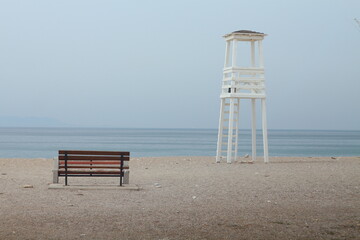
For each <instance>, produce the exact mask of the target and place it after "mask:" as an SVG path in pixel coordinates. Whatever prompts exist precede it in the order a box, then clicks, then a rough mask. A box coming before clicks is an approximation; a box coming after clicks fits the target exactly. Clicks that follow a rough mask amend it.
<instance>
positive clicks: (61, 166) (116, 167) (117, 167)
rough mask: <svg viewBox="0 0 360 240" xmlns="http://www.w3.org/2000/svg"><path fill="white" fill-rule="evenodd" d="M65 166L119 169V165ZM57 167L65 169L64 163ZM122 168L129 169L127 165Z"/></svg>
mask: <svg viewBox="0 0 360 240" xmlns="http://www.w3.org/2000/svg"><path fill="white" fill-rule="evenodd" d="M67 168H68V169H69V168H89V169H90V168H93V169H94V168H95V169H96V168H104V169H106V168H109V169H120V167H119V166H83V165H70V166H67ZM59 169H65V165H60V166H59ZM123 169H129V167H123Z"/></svg>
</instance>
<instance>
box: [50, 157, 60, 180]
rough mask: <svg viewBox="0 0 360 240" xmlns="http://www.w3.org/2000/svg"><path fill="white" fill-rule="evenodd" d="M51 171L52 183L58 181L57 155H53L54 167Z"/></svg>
mask: <svg viewBox="0 0 360 240" xmlns="http://www.w3.org/2000/svg"><path fill="white" fill-rule="evenodd" d="M52 172H53V183H59V160H58V158H57V157H54V168H53V170H52Z"/></svg>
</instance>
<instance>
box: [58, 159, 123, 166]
mask: <svg viewBox="0 0 360 240" xmlns="http://www.w3.org/2000/svg"><path fill="white" fill-rule="evenodd" d="M59 164H61V165H65V161H63V160H61V161H59ZM67 164H68V165H71V164H99V165H106V164H109V165H117V166H120V161H118V162H114V161H108V162H105V161H87V162H86V161H67Z"/></svg>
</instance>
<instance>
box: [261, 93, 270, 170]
mask: <svg viewBox="0 0 360 240" xmlns="http://www.w3.org/2000/svg"><path fill="white" fill-rule="evenodd" d="M265 100H266V99H265V98H262V99H261V110H262V114H261V115H262V129H263V141H264V162H265V163H268V162H269V153H268V138H267V122H266V102H265Z"/></svg>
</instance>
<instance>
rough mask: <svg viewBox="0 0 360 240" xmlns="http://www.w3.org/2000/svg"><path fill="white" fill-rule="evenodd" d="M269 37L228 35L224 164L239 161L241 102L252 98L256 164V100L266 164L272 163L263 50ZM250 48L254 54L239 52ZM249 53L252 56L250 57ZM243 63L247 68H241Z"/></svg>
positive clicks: (221, 142)
mask: <svg viewBox="0 0 360 240" xmlns="http://www.w3.org/2000/svg"><path fill="white" fill-rule="evenodd" d="M265 36H266V34H264V33H260V32H253V31H248V30H240V31H235V32H232V33H230V34H226V35H225V36H224V38H225V40H226V50H225V64H224V74H223V80H222V87H221V95H220V99H221V105H220V120H219V135H218V143H217V154H216V162H220V161H221V159H222V158H225V157H226V159H227V162H228V163H232V162H233V161H234V160H236V157H237V150H238V134H239V113H240V99H251V105H252V114H251V116H252V126H251V127H252V160H253V161H254V160H255V159H256V100H257V99H260V100H261V111H262V130H263V143H264V161H265V162H266V163H267V162H269V157H268V141H267V123H266V102H265V100H266V95H265V78H264V60H263V49H262V40H263V39H264V37H265ZM240 44H241V45H240ZM244 45H245V46H244ZM246 45H247V46H248V47H250V51H246V52H240V53H238V49H240V46H242V47H243V48H241V50H242V49H245V48H244V47H246ZM238 47H239V48H238ZM247 52H248V54H246V53H247ZM244 60H245V61H244ZM244 62H246V63H244ZM240 64H241V65H245V66H239V65H240Z"/></svg>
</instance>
